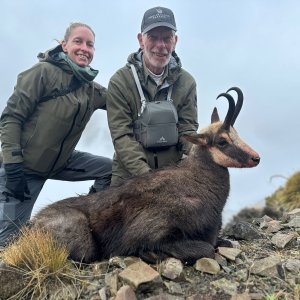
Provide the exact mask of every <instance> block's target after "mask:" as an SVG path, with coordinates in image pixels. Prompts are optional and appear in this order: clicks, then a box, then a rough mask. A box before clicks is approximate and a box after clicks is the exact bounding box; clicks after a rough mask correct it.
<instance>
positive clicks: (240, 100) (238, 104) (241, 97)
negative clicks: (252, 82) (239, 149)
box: [226, 87, 244, 126]
mask: <svg viewBox="0 0 300 300" xmlns="http://www.w3.org/2000/svg"><path fill="white" fill-rule="evenodd" d="M229 91H235V92H236V93H237V95H238V98H237V102H236V105H235V110H234V115H233V117H232V119H231V126H233V124H234V122H235V120H236V118H237V116H238V115H239V113H240V110H241V108H242V106H243V101H244V95H243V92H242V91H241V89H240V88H238V87H232V88H230V89H228V90H227V92H226V93H228V92H229Z"/></svg>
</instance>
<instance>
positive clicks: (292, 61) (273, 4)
mask: <svg viewBox="0 0 300 300" xmlns="http://www.w3.org/2000/svg"><path fill="white" fill-rule="evenodd" d="M154 6H165V7H168V8H170V9H172V10H173V12H174V14H175V19H176V22H177V28H178V32H177V34H178V43H177V48H176V52H177V54H178V55H179V57H180V58H181V61H182V65H183V67H184V68H185V69H186V70H187V71H189V72H190V73H191V74H192V75H193V76H194V78H195V80H196V82H197V92H198V110H199V123H200V128H202V127H205V126H207V125H208V124H209V123H210V115H211V112H212V109H213V107H214V106H215V105H216V106H217V107H218V110H219V113H220V115H221V118H224V116H225V113H226V111H227V106H228V104H227V102H226V101H224V99H223V100H218V101H216V100H215V99H216V96H217V95H218V94H219V93H221V92H225V91H226V90H227V89H228V88H230V87H232V86H238V87H240V88H241V89H242V90H243V92H244V97H245V101H244V106H243V109H242V111H241V113H240V115H239V117H238V119H237V121H236V124H235V127H236V129H237V131H238V132H239V134H240V136H241V137H242V138H243V139H244V140H245V142H247V143H248V144H249V145H250V146H251V147H252V148H253V149H254V150H256V151H257V152H258V153H259V154H260V156H261V164H260V165H259V166H258V167H256V168H253V169H239V170H231V171H230V173H231V193H230V197H229V199H228V202H227V205H226V207H225V217H226V218H228V216H229V215H231V214H232V213H235V212H237V211H238V210H239V209H241V208H243V207H245V206H248V205H254V204H256V203H257V202H260V201H262V200H263V199H264V198H265V197H266V196H268V195H270V194H271V193H272V192H274V191H275V190H276V189H277V188H278V187H279V186H281V185H284V183H285V179H284V178H283V177H288V176H290V175H292V174H293V173H295V172H296V171H299V169H300V160H299V155H300V151H299V150H300V133H299V130H300V126H299V125H300V102H299V98H300V91H299V88H300V17H299V16H300V1H298V0H294V1H293V0H285V1H283V0H282V1H279V0H277V1H276V0H243V1H240V0H223V1H220V0H209V1H207V0H206V1H204V0H187V1H180V0H173V1H171V0H170V1H166V0H165V1H164V0H161V1H152V0H147V1H142V0H130V1H121V0H120V1H113V0H112V1H102V0H97V1H96V0H93V1H92V0H72V1H61V0H52V1H40V0H19V1H18V0H3V1H1V31H0V32H1V33H0V34H1V39H0V40H1V50H0V54H1V65H2V71H1V72H0V110H1V111H2V110H3V109H4V107H5V104H6V101H7V99H8V98H9V96H10V95H11V93H12V91H13V88H14V85H15V83H16V78H17V75H18V73H20V72H21V71H23V70H25V69H28V68H30V67H31V66H32V65H33V64H34V63H36V62H37V58H36V56H37V54H38V53H39V52H41V51H45V50H47V49H49V48H52V47H54V46H56V44H57V42H56V41H55V39H58V40H61V39H62V37H63V35H64V32H65V29H66V27H67V26H68V25H69V23H70V22H78V21H79V22H84V23H87V24H89V25H90V26H91V27H92V28H93V29H94V31H95V33H96V44H95V46H96V52H95V56H94V60H93V62H92V64H91V65H92V67H93V68H95V69H98V70H99V71H100V72H99V74H98V76H97V78H96V81H98V82H99V83H100V84H102V85H104V86H107V85H108V82H109V79H110V77H111V76H112V75H113V74H114V73H115V72H116V70H117V69H119V68H121V67H123V66H124V64H125V63H126V60H127V57H128V55H129V54H130V53H131V52H134V51H136V50H137V49H138V41H137V33H138V32H139V31H140V24H141V20H142V16H143V14H144V12H145V11H146V10H147V9H149V8H151V7H154ZM77 149H79V150H83V151H89V152H91V153H94V154H98V155H104V156H109V157H112V155H113V146H112V143H111V139H110V134H109V130H108V126H107V119H106V113H105V112H97V113H95V114H94V115H93V117H92V119H91V122H90V124H89V125H88V126H87V128H86V130H85V132H84V135H83V137H82V139H81V141H80V143H79V144H78V147H77ZM277 175H279V176H277ZM273 176H275V177H273ZM272 177H273V179H272V180H271V178H272ZM90 185H91V182H83V183H67V182H57V181H50V180H49V181H47V183H46V185H45V187H44V189H43V190H42V192H41V194H40V196H39V198H38V200H37V202H36V205H35V208H34V211H36V210H38V209H39V208H41V207H42V206H44V205H46V204H48V203H50V202H53V201H56V200H59V199H63V198H65V197H69V196H73V195H76V194H82V193H85V192H87V191H88V187H89V186H90Z"/></svg>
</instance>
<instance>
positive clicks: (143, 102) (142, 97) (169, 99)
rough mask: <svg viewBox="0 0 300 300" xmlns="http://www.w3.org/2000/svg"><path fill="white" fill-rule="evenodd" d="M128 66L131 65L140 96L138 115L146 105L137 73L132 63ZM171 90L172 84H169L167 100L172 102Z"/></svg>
mask: <svg viewBox="0 0 300 300" xmlns="http://www.w3.org/2000/svg"><path fill="white" fill-rule="evenodd" d="M130 67H131V70H132V74H133V78H134V80H135V83H136V86H137V89H138V91H139V94H140V97H141V103H142V106H141V111H140V113H138V116H140V115H141V114H142V113H143V111H144V109H145V106H146V98H145V95H144V92H143V90H142V86H141V83H140V80H139V77H138V75H137V72H136V69H135V66H134V65H133V64H130ZM172 90H173V85H171V86H170V87H169V90H168V96H167V101H169V102H173V100H172V99H171V95H172Z"/></svg>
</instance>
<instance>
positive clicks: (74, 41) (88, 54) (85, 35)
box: [61, 26, 95, 67]
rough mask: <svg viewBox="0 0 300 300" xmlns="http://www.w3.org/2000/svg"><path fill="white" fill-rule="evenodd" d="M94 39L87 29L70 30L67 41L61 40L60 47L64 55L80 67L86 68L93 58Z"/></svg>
mask: <svg viewBox="0 0 300 300" xmlns="http://www.w3.org/2000/svg"><path fill="white" fill-rule="evenodd" d="M94 43H95V37H94V35H93V33H92V32H91V31H90V29H88V28H87V27H83V26H81V27H76V28H74V29H72V31H71V34H70V36H69V38H68V40H67V41H65V40H63V41H62V43H61V45H62V48H63V50H64V52H65V53H66V54H68V56H69V57H70V58H71V59H72V60H73V61H74V62H75V63H76V64H77V65H78V66H80V67H86V66H88V65H89V64H90V63H91V62H92V60H93V57H94V52H95V48H94Z"/></svg>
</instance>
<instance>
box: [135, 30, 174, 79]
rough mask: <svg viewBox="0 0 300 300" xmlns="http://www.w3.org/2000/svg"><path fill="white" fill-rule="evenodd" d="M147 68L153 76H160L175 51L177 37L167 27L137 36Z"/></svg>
mask: <svg viewBox="0 0 300 300" xmlns="http://www.w3.org/2000/svg"><path fill="white" fill-rule="evenodd" d="M138 40H139V44H140V48H141V49H142V50H143V54H144V61H145V64H146V66H147V68H148V69H149V70H150V71H151V72H153V73H154V74H161V73H162V72H163V70H164V67H165V66H166V65H167V64H168V63H169V61H170V58H171V55H172V51H174V50H175V46H176V43H177V36H176V35H175V34H174V32H173V31H172V30H171V29H169V28H167V27H156V28H154V29H152V30H150V31H148V32H147V33H146V34H141V33H139V34H138Z"/></svg>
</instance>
